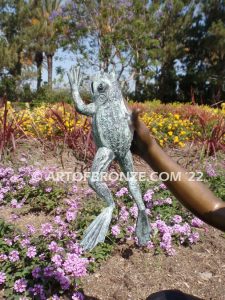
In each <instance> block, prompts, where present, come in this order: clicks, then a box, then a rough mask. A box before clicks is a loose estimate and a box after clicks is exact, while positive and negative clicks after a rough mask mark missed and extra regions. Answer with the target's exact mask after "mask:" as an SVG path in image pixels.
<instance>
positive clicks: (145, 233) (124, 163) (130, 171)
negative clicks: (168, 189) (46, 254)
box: [119, 151, 150, 246]
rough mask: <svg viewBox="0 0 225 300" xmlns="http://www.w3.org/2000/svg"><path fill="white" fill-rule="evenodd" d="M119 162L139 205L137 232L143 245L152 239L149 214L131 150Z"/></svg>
mask: <svg viewBox="0 0 225 300" xmlns="http://www.w3.org/2000/svg"><path fill="white" fill-rule="evenodd" d="M119 163H120V165H121V168H122V170H123V172H124V173H125V175H126V177H127V180H128V186H129V190H130V192H131V194H132V196H133V198H134V200H135V202H136V204H137V207H138V218H137V223H136V230H135V232H136V235H137V238H138V243H139V245H141V246H143V245H146V244H147V242H148V241H149V240H150V225H149V221H148V216H147V214H146V212H145V205H144V202H143V200H142V195H141V190H140V187H139V184H138V181H137V180H136V178H135V174H134V166H133V159H132V154H131V152H130V151H129V152H127V154H126V156H125V157H124V158H122V159H120V160H119Z"/></svg>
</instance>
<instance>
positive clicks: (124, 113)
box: [92, 74, 133, 157]
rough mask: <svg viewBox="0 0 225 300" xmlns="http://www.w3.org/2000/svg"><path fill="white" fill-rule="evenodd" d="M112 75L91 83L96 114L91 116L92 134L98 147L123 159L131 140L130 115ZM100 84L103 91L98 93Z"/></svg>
mask: <svg viewBox="0 0 225 300" xmlns="http://www.w3.org/2000/svg"><path fill="white" fill-rule="evenodd" d="M110 77H111V80H115V79H114V78H113V75H111V76H110V75H108V74H103V75H102V76H101V77H99V78H98V79H97V80H96V81H95V82H93V84H92V87H93V92H94V94H93V102H94V103H95V105H96V113H95V114H94V116H93V133H94V139H95V142H96V145H97V146H98V147H107V148H109V149H111V150H112V151H113V152H114V154H115V155H116V157H123V156H125V155H126V154H127V152H128V151H129V149H130V146H131V142H132V139H133V130H132V128H131V126H130V125H131V115H130V112H128V110H127V108H126V106H125V105H124V101H123V97H122V94H121V92H120V90H119V87H118V84H117V82H110ZM99 84H102V86H103V89H104V88H105V91H103V92H101V91H100V92H99V91H98V86H99Z"/></svg>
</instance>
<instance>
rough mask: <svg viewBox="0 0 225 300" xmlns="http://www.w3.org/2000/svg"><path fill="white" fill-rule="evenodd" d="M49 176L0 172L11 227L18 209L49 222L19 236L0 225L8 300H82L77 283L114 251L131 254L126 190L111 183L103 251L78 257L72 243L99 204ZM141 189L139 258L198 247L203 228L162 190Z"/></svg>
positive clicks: (131, 215) (131, 210)
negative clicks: (147, 229)
mask: <svg viewBox="0 0 225 300" xmlns="http://www.w3.org/2000/svg"><path fill="white" fill-rule="evenodd" d="M51 170H52V169H48V168H45V169H42V170H40V169H38V168H35V167H32V166H26V167H21V168H19V169H18V170H13V169H12V168H6V167H1V169H0V183H1V188H0V195H1V206H2V208H3V209H4V207H5V206H10V207H11V208H13V209H14V210H15V212H14V213H13V214H12V221H13V222H15V221H18V220H19V219H20V218H23V215H21V214H20V211H23V209H24V207H27V212H29V210H30V211H32V210H33V208H35V211H36V212H38V211H39V210H38V208H39V209H40V206H41V205H42V206H41V211H42V212H43V211H44V212H46V214H48V213H49V212H50V213H51V222H45V223H43V224H41V226H40V228H35V227H34V226H33V225H32V224H29V223H28V224H26V230H25V231H23V232H21V231H19V230H18V229H17V228H16V227H13V226H12V225H9V224H8V223H5V222H4V221H1V223H0V234H1V251H0V265H1V273H0V285H1V287H2V288H4V293H5V297H7V299H21V300H22V299H23V300H25V299H31V298H32V297H33V298H32V299H55V300H56V299H60V297H63V295H67V296H68V297H70V299H74V300H75V299H76V300H77V299H78V300H79V299H83V295H82V286H81V285H80V279H81V278H82V277H83V276H85V275H86V274H87V273H88V272H91V271H94V270H95V269H96V267H97V266H98V264H99V263H100V262H101V261H102V260H103V259H106V258H107V257H108V256H109V255H110V254H111V253H112V251H113V249H114V248H115V247H116V246H117V245H118V244H127V245H129V246H128V247H138V244H137V239H136V236H135V222H136V218H137V213H138V210H137V206H136V204H135V203H134V201H133V199H132V197H131V195H130V194H129V192H128V190H127V188H126V186H123V185H121V184H119V183H117V182H113V183H111V187H112V189H113V191H114V195H115V201H116V204H117V205H116V210H115V213H114V217H113V221H112V224H111V228H110V231H109V233H108V235H107V237H106V241H105V243H102V244H99V245H98V246H97V247H96V248H95V249H93V251H91V252H90V253H85V252H84V251H83V250H82V248H81V247H80V245H79V242H80V240H81V237H82V235H83V232H84V229H86V227H87V226H88V224H90V222H91V221H92V220H93V219H94V218H95V217H96V216H97V215H98V214H99V212H100V211H101V209H102V203H101V202H100V201H99V200H98V199H96V198H94V194H93V192H92V191H91V190H90V189H89V188H88V189H86V188H84V189H82V188H80V189H78V188H77V186H76V185H73V186H71V185H70V186H68V185H66V186H65V183H63V182H52V181H51V180H49V178H50V177H49V176H48V174H49V172H50V171H51ZM207 172H208V176H210V177H208V178H212V179H213V181H212V182H213V183H215V180H216V178H217V176H218V175H217V174H216V173H215V172H213V171H212V166H211V165H208V166H207ZM141 188H142V192H143V198H144V201H145V204H146V212H147V214H148V215H149V220H150V224H151V229H152V231H151V240H150V241H149V243H148V245H147V246H146V247H143V251H153V252H154V253H155V254H159V253H164V254H166V255H175V253H176V247H177V246H178V245H183V246H192V245H193V244H195V243H197V242H198V240H199V239H200V233H201V230H204V224H203V223H202V222H201V221H200V220H199V219H198V218H196V217H193V215H192V214H190V213H189V212H187V211H186V210H185V209H183V208H182V206H181V205H180V204H179V203H178V202H177V201H176V200H175V199H174V197H173V196H171V194H170V192H169V191H168V190H167V188H166V186H165V185H164V184H162V183H161V184H160V183H149V182H142V184H141ZM46 199H50V200H49V201H50V203H51V205H46V203H45V202H46ZM83 199H84V200H85V201H83ZM32 203H33V204H32ZM197 228H202V229H200V230H199V229H197ZM61 299H63V298H61Z"/></svg>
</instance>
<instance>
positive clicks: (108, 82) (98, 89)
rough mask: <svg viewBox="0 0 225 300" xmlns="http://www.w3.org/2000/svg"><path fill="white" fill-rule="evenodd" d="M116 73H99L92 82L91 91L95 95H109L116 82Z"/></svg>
mask: <svg viewBox="0 0 225 300" xmlns="http://www.w3.org/2000/svg"><path fill="white" fill-rule="evenodd" d="M116 82H117V81H116V75H115V73H114V72H113V73H105V72H101V73H99V74H97V75H96V76H95V77H94V78H93V81H92V83H91V92H92V95H93V96H98V95H107V94H108V91H109V90H110V89H112V88H113V86H115V84H116Z"/></svg>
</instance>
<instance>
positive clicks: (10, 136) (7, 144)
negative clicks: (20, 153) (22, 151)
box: [0, 97, 25, 160]
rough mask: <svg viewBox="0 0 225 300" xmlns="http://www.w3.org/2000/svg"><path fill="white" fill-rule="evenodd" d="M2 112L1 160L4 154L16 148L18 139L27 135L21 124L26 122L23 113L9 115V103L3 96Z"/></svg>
mask: <svg viewBox="0 0 225 300" xmlns="http://www.w3.org/2000/svg"><path fill="white" fill-rule="evenodd" d="M0 110H2V112H3V113H2V114H0V160H1V159H2V157H3V154H4V153H6V152H10V151H12V150H15V148H16V140H17V139H19V138H22V137H25V134H24V132H23V130H22V129H21V125H22V123H23V122H25V118H24V117H23V115H20V116H17V115H16V114H14V115H9V109H8V103H7V100H6V98H5V97H3V102H2V107H0Z"/></svg>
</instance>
